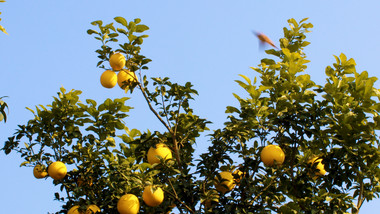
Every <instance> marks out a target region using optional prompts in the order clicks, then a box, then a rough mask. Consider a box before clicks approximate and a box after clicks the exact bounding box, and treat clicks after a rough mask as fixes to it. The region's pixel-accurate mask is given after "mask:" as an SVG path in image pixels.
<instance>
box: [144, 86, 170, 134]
mask: <svg viewBox="0 0 380 214" xmlns="http://www.w3.org/2000/svg"><path fill="white" fill-rule="evenodd" d="M138 85H139V88H140V90H141V92H142V94H143V96H144V98H145V100H146V102H147V103H148V106H149V109H150V110H151V111H152V112H153V114H154V115H155V116H156V117H157V119H158V120H159V121H160V122H161V123H162V124H163V125H164V126H165V128H166V129H167V130H168V131H169V132H170V133H171V134H173V131H172V130H171V129H170V127H169V126H168V124H166V123H165V121H164V120H163V119H162V118H161V116H160V115H159V114H158V112H157V111H156V110H155V109H154V108H153V106H152V104H151V103H150V101H149V98H148V96H147V95H146V92H145V89H144V87H143V86H142V84H141V83H140V82H139V83H138Z"/></svg>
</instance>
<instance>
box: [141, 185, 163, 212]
mask: <svg viewBox="0 0 380 214" xmlns="http://www.w3.org/2000/svg"><path fill="white" fill-rule="evenodd" d="M143 200H144V202H145V203H146V204H147V205H148V206H150V207H156V206H158V205H160V204H161V203H162V202H163V201H164V192H163V191H162V189H161V188H160V187H153V186H152V185H149V186H146V187H145V189H144V192H143Z"/></svg>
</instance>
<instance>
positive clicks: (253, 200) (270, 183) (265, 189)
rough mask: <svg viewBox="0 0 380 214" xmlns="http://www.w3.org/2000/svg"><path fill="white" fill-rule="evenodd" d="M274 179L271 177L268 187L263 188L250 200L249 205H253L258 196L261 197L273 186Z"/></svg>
mask: <svg viewBox="0 0 380 214" xmlns="http://www.w3.org/2000/svg"><path fill="white" fill-rule="evenodd" d="M275 178H276V177H273V178H272V180H271V181H270V182H269V184H268V186H266V187H264V189H263V190H261V192H260V193H259V194H257V195H256V196H255V197H254V198H253V199H252V202H251V204H253V203H254V202H255V201H256V200H257V199H258V198H259V197H260V195H262V194H263V193H264V192H265V191H267V189H268V188H269V187H270V186H271V185H272V184H273V182H274V179H275Z"/></svg>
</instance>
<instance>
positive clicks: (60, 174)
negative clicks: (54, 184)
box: [48, 161, 67, 180]
mask: <svg viewBox="0 0 380 214" xmlns="http://www.w3.org/2000/svg"><path fill="white" fill-rule="evenodd" d="M48 174H49V176H50V177H52V178H53V179H54V180H61V179H63V178H64V177H65V176H66V174H67V168H66V166H65V164H64V163H62V162H61V161H56V162H54V163H52V164H50V166H49V167H48Z"/></svg>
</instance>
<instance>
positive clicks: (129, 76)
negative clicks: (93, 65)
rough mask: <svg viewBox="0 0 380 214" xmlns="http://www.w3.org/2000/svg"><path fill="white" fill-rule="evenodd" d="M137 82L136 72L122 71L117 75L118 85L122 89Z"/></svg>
mask: <svg viewBox="0 0 380 214" xmlns="http://www.w3.org/2000/svg"><path fill="white" fill-rule="evenodd" d="M136 81H137V76H136V74H135V72H132V71H129V70H121V71H119V73H118V74H117V84H118V85H119V87H120V88H121V89H124V88H125V86H126V85H128V86H130V85H131V84H132V83H133V82H136Z"/></svg>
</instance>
